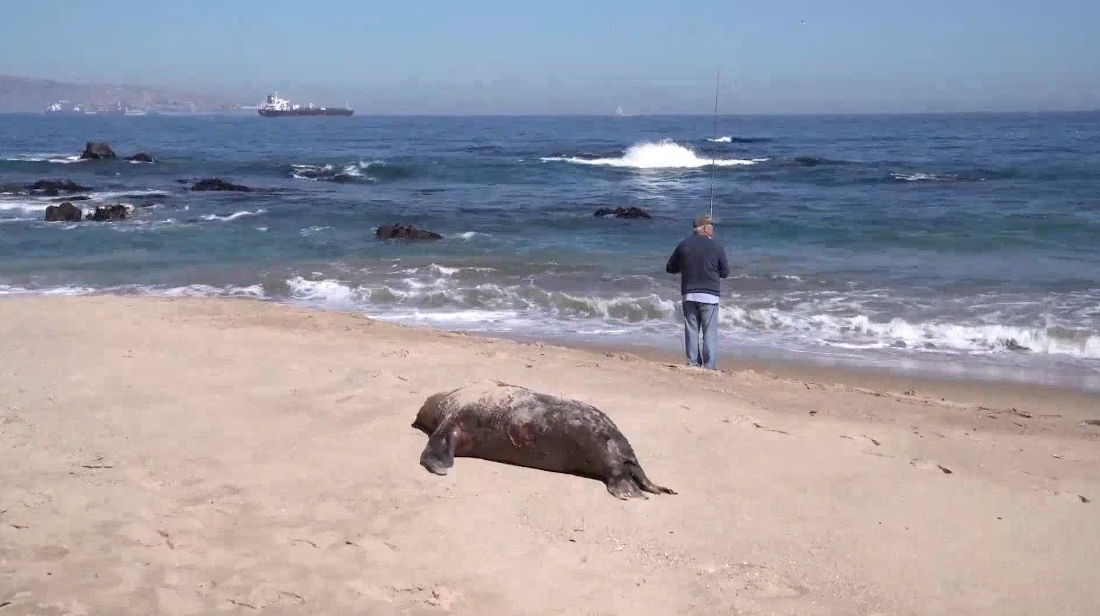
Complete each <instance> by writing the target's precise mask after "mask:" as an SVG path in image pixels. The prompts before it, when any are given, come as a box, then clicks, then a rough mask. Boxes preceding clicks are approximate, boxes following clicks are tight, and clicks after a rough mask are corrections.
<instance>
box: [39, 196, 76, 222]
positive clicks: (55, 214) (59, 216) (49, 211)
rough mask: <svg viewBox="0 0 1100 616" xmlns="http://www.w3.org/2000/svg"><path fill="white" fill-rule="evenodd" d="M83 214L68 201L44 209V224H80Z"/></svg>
mask: <svg viewBox="0 0 1100 616" xmlns="http://www.w3.org/2000/svg"><path fill="white" fill-rule="evenodd" d="M83 216H84V212H81V211H80V208H78V207H76V206H75V205H73V204H72V203H69V202H68V201H66V202H64V203H62V204H61V205H51V206H50V207H48V208H46V222H80V219H81V218H82V217H83Z"/></svg>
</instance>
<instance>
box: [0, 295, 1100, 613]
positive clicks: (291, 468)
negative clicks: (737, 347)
mask: <svg viewBox="0 0 1100 616" xmlns="http://www.w3.org/2000/svg"><path fill="white" fill-rule="evenodd" d="M0 357H2V360H0V616H7V615H9V614H13V615H15V614H18V615H20V616H22V615H30V614H36V615H43V616H58V615H68V614H72V615H81V616H91V615H95V614H179V615H185V614H186V615H195V614H214V613H223V614H330V615H338V614H349V615H350V614H411V615H421V614H423V615H431V614H448V613H450V614H470V615H474V614H524V615H542V614H570V615H572V614H601V615H602V614H622V615H630V616H641V615H650V614H652V615H662V616H663V615H669V614H685V615H686V614H693V615H694V614H715V615H717V614H723V615H725V614H761V615H763V614H768V615H773V614H801V615H818V614H821V615H824V614H859V615H872V614H891V615H909V614H912V615H917V614H920V615H941V614H942V615H945V616H946V615H952V616H958V615H961V614H983V615H989V614H998V615H1008V614H1020V615H1028V616H1036V615H1040V614H1052V615H1053V614H1057V615H1060V616H1066V615H1071V614H1081V615H1085V614H1096V613H1097V609H1098V606H1100V586H1098V585H1097V583H1096V582H1097V579H1098V575H1100V569H1098V565H1097V562H1098V561H1097V557H1098V555H1100V502H1097V500H1098V499H1100V398H1098V397H1096V396H1090V395H1087V394H1082V393H1076V392H1072V391H1063V390H1055V389H1047V388H1040V387H1023V386H1011V387H1009V386H1000V385H997V384H987V383H981V384H967V383H947V382H936V381H915V380H914V381H908V380H907V379H904V378H901V377H890V378H887V377H881V378H879V377H875V376H868V375H859V376H853V377H852V378H850V379H848V378H845V375H844V373H843V372H839V371H831V372H824V371H821V372H816V373H815V372H814V371H811V370H805V371H801V372H787V373H784V372H782V371H770V370H768V369H767V368H766V367H757V368H755V369H746V368H747V367H746V366H744V365H738V366H737V369H733V370H728V371H726V372H720V373H708V372H704V371H700V370H696V369H687V368H684V367H680V366H678V365H675V364H670V363H668V362H662V361H654V360H652V359H645V358H642V357H639V356H637V355H631V354H626V353H619V352H603V351H600V350H593V349H569V348H563V347H558V346H552V345H547V344H541V343H526V344H525V343H519V342H512V341H505V340H492V339H487V338H478V337H473V336H467V335H461V334H448V333H441V332H434V331H429V330H421V329H407V328H403V327H398V326H395V325H389V324H385V323H379V322H374V321H371V320H369V319H366V318H364V317H360V316H357V315H353V314H344V313H329V312H318V311H309V310H304V309H295V308H290V307H286V306H282V305H278V304H274V303H265V302H258V301H250V300H192V299H155V298H145V297H113V296H103V297H80V298H75V297H18V298H6V299H3V300H0ZM476 379H501V380H504V381H507V382H510V383H515V384H518V385H524V386H527V387H531V388H533V389H537V390H540V391H544V392H547V393H552V394H556V395H562V396H567V397H572V398H578V399H581V400H584V401H586V402H589V403H591V404H594V405H596V406H598V407H599V408H601V409H603V410H604V411H605V412H606V413H608V415H610V416H611V418H612V419H613V420H614V421H615V422H616V424H617V425H618V426H619V428H620V429H621V430H622V431H623V433H624V434H625V435H626V436H627V437H628V438H629V439H630V442H631V444H632V445H633V447H634V449H635V451H636V452H637V454H638V457H639V459H640V460H641V463H642V465H643V466H644V468H645V470H646V472H647V473H648V474H649V476H650V478H652V479H653V480H654V481H655V482H657V483H659V484H661V485H666V486H669V487H671V488H673V489H675V490H676V491H677V492H678V493H679V494H677V495H674V496H653V497H651V498H649V499H648V500H632V501H626V502H624V501H619V500H617V499H615V498H614V497H612V496H611V495H610V494H608V492H607V490H606V489H605V487H604V486H603V485H602V484H601V483H599V482H597V481H593V480H591V479H584V478H579V477H574V476H570V475H561V474H553V473H548V472H543V471H538V470H531V469H525V468H519V467H511V466H506V465H502V464H496V463H492V462H486V461H482V460H477V459H469V458H459V459H458V460H457V461H456V464H455V467H454V468H453V469H452V470H451V473H450V474H449V475H447V476H445V477H440V476H435V475H432V474H430V473H428V472H427V471H425V469H424V468H422V467H421V466H420V465H419V464H418V458H419V455H420V452H421V450H422V449H423V447H424V444H425V441H426V437H425V435H424V434H422V433H421V432H419V431H417V430H415V429H413V428H412V427H411V426H410V424H411V422H412V420H413V419H414V418H415V415H416V411H417V409H418V408H419V406H420V404H421V403H422V402H423V400H424V399H425V398H426V397H427V396H428V395H430V394H432V393H435V392H438V391H441V390H444V389H449V388H454V387H458V386H461V385H464V384H466V383H468V382H471V381H473V380H476Z"/></svg>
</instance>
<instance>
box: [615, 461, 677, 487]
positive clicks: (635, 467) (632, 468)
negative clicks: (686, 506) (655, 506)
mask: <svg viewBox="0 0 1100 616" xmlns="http://www.w3.org/2000/svg"><path fill="white" fill-rule="evenodd" d="M626 468H627V471H628V472H629V473H630V476H631V477H633V478H634V481H635V482H636V483H637V484H638V487H639V488H641V489H642V490H644V491H646V492H649V493H650V494H675V493H676V491H675V490H673V489H672V488H666V487H664V486H659V485H657V484H655V483H653V482H652V481H650V480H649V477H646V474H645V471H643V470H642V466H641V465H640V464H638V463H637V462H634V461H631V460H627V461H626Z"/></svg>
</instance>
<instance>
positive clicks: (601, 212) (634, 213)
mask: <svg viewBox="0 0 1100 616" xmlns="http://www.w3.org/2000/svg"><path fill="white" fill-rule="evenodd" d="M593 216H596V217H598V218H603V217H605V216H613V217H615V218H647V219H648V218H653V217H652V216H650V215H649V212H647V211H645V210H643V209H642V208H640V207H638V206H636V205H632V206H630V207H617V208H615V209H611V208H609V207H601V208H600V209H598V210H596V213H595V214H593Z"/></svg>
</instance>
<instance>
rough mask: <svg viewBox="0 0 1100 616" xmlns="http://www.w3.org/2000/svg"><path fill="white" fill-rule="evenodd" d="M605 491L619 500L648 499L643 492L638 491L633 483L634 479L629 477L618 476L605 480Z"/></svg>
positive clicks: (636, 485)
mask: <svg viewBox="0 0 1100 616" xmlns="http://www.w3.org/2000/svg"><path fill="white" fill-rule="evenodd" d="M607 491H608V492H610V493H611V495H612V496H614V497H615V498H617V499H619V500H630V499H632V498H645V499H648V498H649V497H648V496H646V495H645V493H644V492H642V491H641V490H639V489H638V484H637V483H634V478H633V477H631V476H629V475H619V476H617V477H612V478H611V479H608V480H607Z"/></svg>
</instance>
